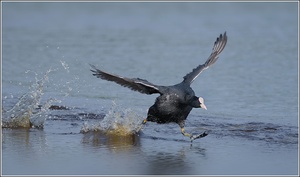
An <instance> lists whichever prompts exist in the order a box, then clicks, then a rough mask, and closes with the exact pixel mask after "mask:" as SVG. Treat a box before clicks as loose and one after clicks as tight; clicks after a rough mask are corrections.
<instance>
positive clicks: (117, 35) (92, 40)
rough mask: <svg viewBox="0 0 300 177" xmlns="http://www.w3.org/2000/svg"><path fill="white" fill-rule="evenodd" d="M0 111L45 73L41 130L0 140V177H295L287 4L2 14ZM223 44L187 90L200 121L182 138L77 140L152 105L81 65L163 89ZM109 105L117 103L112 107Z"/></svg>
mask: <svg viewBox="0 0 300 177" xmlns="http://www.w3.org/2000/svg"><path fill="white" fill-rule="evenodd" d="M2 5H3V8H2V9H3V33H2V45H3V46H2V51H3V55H2V65H3V66H2V84H1V86H2V97H1V98H2V106H3V109H4V110H9V109H11V108H12V107H13V106H14V105H15V104H16V103H18V101H19V99H20V97H21V96H22V95H23V94H26V93H28V92H30V88H31V86H32V85H33V84H34V83H36V78H42V77H43V76H44V74H45V73H46V72H47V71H48V70H49V69H50V70H51V71H52V72H50V73H49V74H48V80H47V82H45V83H44V87H43V94H42V96H41V100H40V102H39V104H41V105H44V104H45V103H46V102H47V100H49V99H56V100H60V101H58V102H53V104H55V105H58V106H64V107H67V108H68V109H61V110H48V111H47V114H45V115H44V116H45V118H46V121H45V124H44V128H43V129H2V169H3V172H2V173H3V174H4V175H33V174H39V175H56V174H61V175H64V174H65V175H102V174H127V175H132V174H139V175H144V174H195V175H296V174H298V173H299V171H298V166H299V163H298V97H299V96H298V90H297V88H298V77H297V76H298V67H297V66H298V58H297V56H298V55H297V52H298V47H299V46H298V43H297V39H298V36H297V34H298V33H297V31H298V29H297V22H298V21H297V20H298V19H297V4H296V3H202V2H198V3H2ZM224 31H227V35H228V43H227V46H226V48H225V49H224V51H223V52H222V54H221V55H220V59H219V60H218V61H217V62H216V64H215V65H213V66H212V67H210V68H209V69H208V70H205V71H204V72H203V73H201V75H200V76H199V78H197V80H196V81H195V82H194V83H193V85H192V87H193V89H194V90H195V93H196V95H197V96H202V97H204V99H205V102H206V105H207V107H208V110H207V111H205V110H200V109H194V110H193V111H192V112H191V113H190V115H189V117H188V119H187V122H186V130H187V131H189V132H201V131H204V130H209V132H210V134H209V135H208V136H207V137H205V138H203V139H199V140H196V141H195V142H193V144H192V146H191V144H190V142H189V140H188V139H187V138H185V137H183V136H182V135H181V133H180V129H179V127H178V125H176V124H167V125H158V124H155V123H148V124H146V126H145V127H144V129H143V131H142V132H141V133H140V134H139V135H132V136H126V137H120V136H107V135H105V134H102V133H101V132H88V133H80V131H81V130H82V128H83V127H84V124H89V125H95V124H97V123H99V122H101V121H102V120H103V119H104V117H105V116H106V115H107V114H108V113H109V110H111V108H112V107H113V105H114V104H117V105H118V107H119V113H124V112H125V110H126V109H131V110H132V111H133V112H134V113H135V114H136V115H137V116H136V117H138V118H139V119H140V120H142V119H143V117H145V116H146V113H147V109H148V108H149V107H150V106H151V105H152V104H153V102H154V100H155V98H156V96H157V95H150V96H149V95H142V94H140V93H137V92H133V91H131V90H129V89H127V88H123V87H121V86H118V85H116V84H114V83H111V82H107V81H103V80H100V79H97V78H96V77H94V76H92V73H91V72H90V71H89V69H90V67H89V64H94V65H96V66H97V67H99V68H102V69H103V70H106V71H109V72H112V73H115V74H119V75H122V76H126V77H139V78H144V79H147V80H148V81H150V82H153V83H155V84H158V85H173V84H176V83H179V82H181V81H182V77H183V76H184V75H185V74H186V73H188V72H190V71H191V70H192V69H193V68H194V67H196V66H197V65H198V64H202V63H204V62H205V60H206V59H207V57H208V56H209V54H210V52H211V49H212V46H213V43H214V41H215V39H216V37H217V36H218V35H219V34H220V33H223V32H224ZM113 102H115V103H113Z"/></svg>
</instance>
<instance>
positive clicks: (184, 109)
mask: <svg viewBox="0 0 300 177" xmlns="http://www.w3.org/2000/svg"><path fill="white" fill-rule="evenodd" d="M226 43H227V35H226V32H225V33H224V34H223V35H222V34H220V36H219V37H218V38H217V40H216V41H215V43H214V46H213V49H212V53H211V54H210V56H209V57H208V59H207V60H206V62H205V63H204V64H202V65H199V66H197V67H196V68H194V69H193V71H192V72H190V73H188V74H187V75H185V76H184V77H183V81H182V82H181V83H179V84H176V85H172V86H160V85H155V84H152V83H151V82H148V81H147V80H144V79H140V78H126V77H122V76H118V75H115V74H110V73H107V72H105V71H102V70H99V69H97V68H96V67H95V66H94V65H91V67H92V69H91V71H92V72H93V75H94V76H96V77H98V78H101V79H104V80H108V81H113V82H116V83H117V84H120V85H121V86H124V87H128V88H130V89H132V90H134V91H138V92H140V93H144V94H155V93H157V94H160V96H158V97H157V98H156V100H155V103H154V105H152V106H151V107H150V108H149V110H148V114H147V118H146V119H144V120H143V122H142V124H141V126H140V128H139V129H138V130H137V132H138V131H140V129H141V128H142V127H143V125H144V124H145V123H146V122H147V121H151V122H157V123H159V124H164V123H170V122H175V123H177V124H178V125H179V126H180V128H181V133H182V134H183V135H184V136H187V137H189V138H190V139H191V141H193V140H195V139H198V138H202V137H205V136H206V135H207V134H208V133H207V132H206V131H205V132H204V133H202V134H197V135H193V134H189V133H187V132H185V130H184V126H185V120H186V118H187V116H188V115H189V113H190V112H191V110H192V109H193V108H203V109H205V110H207V108H206V106H205V104H204V99H203V98H202V97H197V96H195V93H194V91H193V89H192V88H191V84H192V83H193V81H194V80H195V79H196V78H197V76H198V75H199V74H200V73H201V72H202V71H204V70H205V69H207V68H209V67H210V66H211V65H212V64H214V63H215V62H216V61H217V59H218V57H219V54H220V53H221V52H222V51H223V49H224V48H225V46H226Z"/></svg>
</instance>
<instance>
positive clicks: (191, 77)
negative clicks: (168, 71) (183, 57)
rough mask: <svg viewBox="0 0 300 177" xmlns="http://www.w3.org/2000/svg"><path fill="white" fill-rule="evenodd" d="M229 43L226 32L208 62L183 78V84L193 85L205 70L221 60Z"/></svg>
mask: <svg viewBox="0 0 300 177" xmlns="http://www.w3.org/2000/svg"><path fill="white" fill-rule="evenodd" d="M226 43H227V35H226V31H225V32H224V34H223V35H222V34H220V36H219V37H218V38H217V40H216V41H215V42H214V46H213V48H212V52H211V54H210V56H209V57H208V59H207V60H206V62H205V63H204V64H202V65H199V66H197V67H196V68H194V69H193V71H192V72H190V73H188V74H187V75H185V76H184V77H183V82H185V83H187V84H189V85H190V84H192V82H193V81H194V80H195V79H196V78H197V77H198V75H199V74H200V73H201V72H202V71H204V70H205V69H207V68H209V66H211V65H213V64H214V63H215V62H216V61H217V60H218V58H219V55H220V53H221V52H222V51H223V50H224V48H225V46H226Z"/></svg>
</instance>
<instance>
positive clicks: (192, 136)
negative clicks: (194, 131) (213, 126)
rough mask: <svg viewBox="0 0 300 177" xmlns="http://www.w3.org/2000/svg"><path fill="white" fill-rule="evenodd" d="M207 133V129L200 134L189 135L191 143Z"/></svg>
mask: <svg viewBox="0 0 300 177" xmlns="http://www.w3.org/2000/svg"><path fill="white" fill-rule="evenodd" d="M207 135H208V132H207V131H205V132H203V133H202V134H198V135H191V136H190V139H191V143H192V142H193V141H194V140H195V139H199V138H203V137H205V136H207Z"/></svg>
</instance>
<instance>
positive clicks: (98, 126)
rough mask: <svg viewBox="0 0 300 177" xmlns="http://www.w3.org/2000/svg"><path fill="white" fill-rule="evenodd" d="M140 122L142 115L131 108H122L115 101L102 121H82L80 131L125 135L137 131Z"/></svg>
mask: <svg viewBox="0 0 300 177" xmlns="http://www.w3.org/2000/svg"><path fill="white" fill-rule="evenodd" d="M141 124H142V117H141V116H139V115H138V114H137V113H136V112H134V111H132V110H131V109H129V108H127V109H122V108H120V107H119V106H118V105H117V104H116V103H113V106H112V108H111V109H110V110H109V112H108V113H107V114H106V115H105V117H104V118H103V120H102V121H100V122H98V123H95V124H92V125H89V124H88V123H87V122H85V123H84V125H83V127H82V129H81V133H87V132H90V131H101V132H104V133H106V134H110V135H111V134H114V135H118V136H127V135H132V134H135V133H137V132H138V131H139V130H140V127H141Z"/></svg>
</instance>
